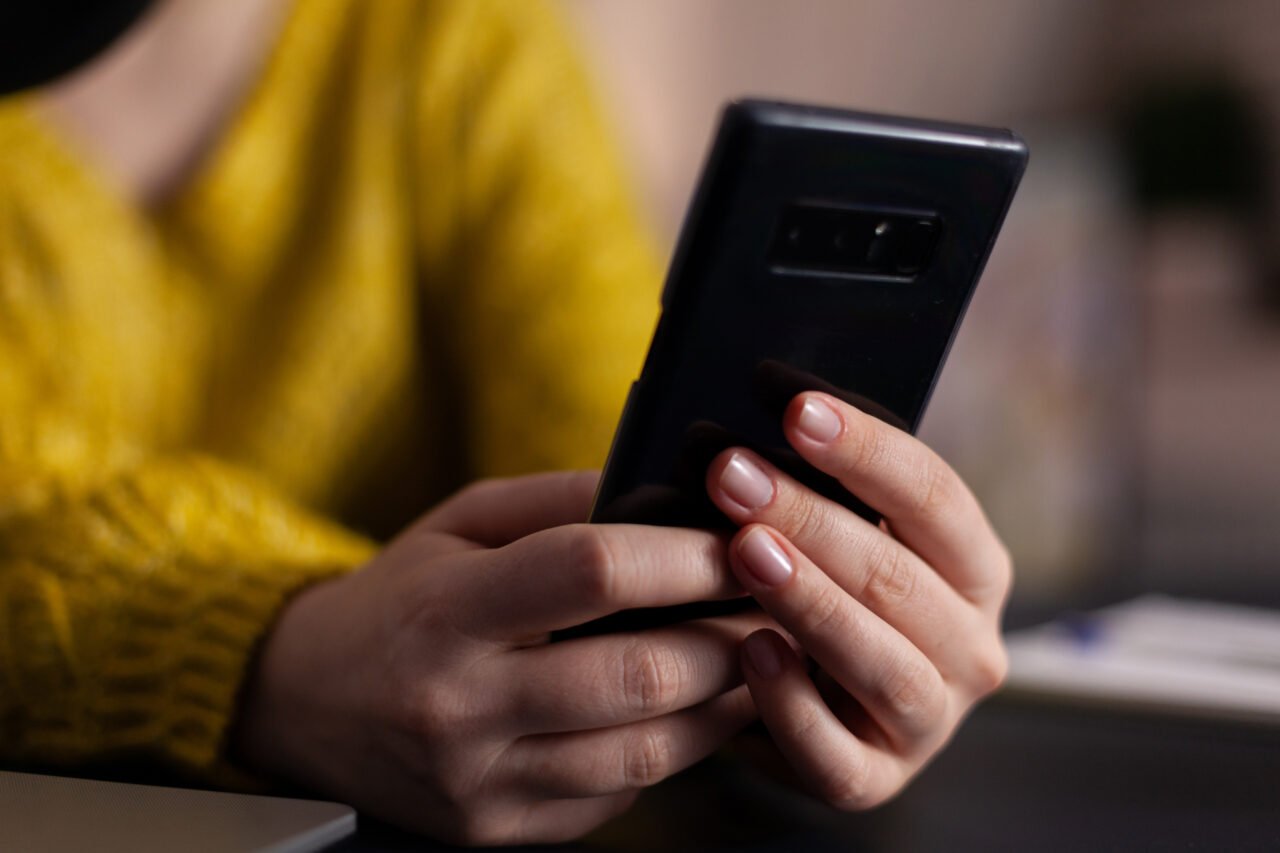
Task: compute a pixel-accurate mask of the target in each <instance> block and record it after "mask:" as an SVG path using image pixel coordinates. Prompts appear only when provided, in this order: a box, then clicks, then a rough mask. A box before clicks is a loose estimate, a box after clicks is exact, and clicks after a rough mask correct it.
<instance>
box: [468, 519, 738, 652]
mask: <svg viewBox="0 0 1280 853" xmlns="http://www.w3.org/2000/svg"><path fill="white" fill-rule="evenodd" d="M725 543H726V540H725V537H724V536H723V535H720V534H714V533H710V532H708V531H705V530H685V529H679V528H669V527H651V526H645V525H622V524H618V525H614V524H574V525H567V526H563V527H554V528H551V529H549V530H542V531H539V532H537V533H534V534H531V535H529V536H526V537H524V538H523V539H519V540H517V541H515V542H513V543H511V544H510V545H508V546H506V547H504V548H501V549H499V550H498V551H492V552H483V553H481V552H476V555H475V557H474V558H473V559H475V560H477V561H483V563H477V564H476V565H474V566H473V565H471V564H467V565H464V566H460V571H459V572H456V573H455V574H454V577H453V578H452V579H450V581H448V583H449V584H450V586H451V588H450V591H449V594H450V596H451V597H450V599H449V600H451V601H454V602H456V609H457V611H458V612H460V613H469V614H473V618H471V619H470V620H469V621H468V625H467V630H468V631H469V632H472V633H473V636H483V637H488V638H491V639H506V640H526V641H527V640H528V639H529V638H531V637H537V636H539V635H542V634H545V633H546V632H549V631H554V630H556V629H558V628H569V627H572V626H574V625H581V624H582V623H584V622H589V621H591V620H592V619H597V618H599V617H601V616H607V615H608V614H610V613H616V612H618V611H619V610H627V609H629V608H634V607H661V606H663V605H669V604H685V603H687V602H692V601H707V600H714V599H724V598H732V597H734V596H737V595H741V594H742V591H741V589H740V588H739V586H738V584H737V582H736V581H735V580H734V578H733V573H732V572H731V571H730V570H729V566H728V559H727V556H726V554H725Z"/></svg>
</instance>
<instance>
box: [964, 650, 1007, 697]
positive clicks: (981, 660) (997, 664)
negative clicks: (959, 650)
mask: <svg viewBox="0 0 1280 853" xmlns="http://www.w3.org/2000/svg"><path fill="white" fill-rule="evenodd" d="M974 665H975V666H974V675H973V686H974V689H975V690H976V691H977V693H978V695H979V696H986V695H987V694H989V693H994V692H995V691H996V690H997V689H999V687H1000V685H1002V684H1004V680H1005V678H1007V677H1008V675H1009V653H1008V651H1006V650H1005V647H1004V643H1001V642H999V641H996V642H995V643H992V644H991V647H990V648H989V649H987V650H986V651H985V652H984V653H982V654H980V655H978V657H977V659H976V660H975V661H974Z"/></svg>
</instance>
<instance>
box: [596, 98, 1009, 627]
mask: <svg viewBox="0 0 1280 853" xmlns="http://www.w3.org/2000/svg"><path fill="white" fill-rule="evenodd" d="M1026 163H1027V147H1026V145H1025V143H1024V142H1023V141H1022V140H1021V139H1020V138H1019V137H1018V136H1016V135H1015V134H1014V133H1012V132H1011V131H1008V130H997V129H990V128H983V127H970V126H964V125H957V124H948V123H942V122H933V121H921V120H916V119H906V118H895V117H890V116H882V115H871V114H868V113H859V112H849V111H844V110H836V109H828V108H820V107H813V106H804V105H798V104H786V103H777V102H769V101H759V100H745V101H739V102H734V103H731V104H729V105H728V106H727V107H726V108H725V110H724V113H723V115H722V118H721V122H720V126H719V130H718V132H717V134H716V137H715V141H714V143H713V145H712V148H711V152H710V155H709V157H708V159H707V162H706V164H705V166H704V169H703V173H702V177H701V180H700V181H699V185H698V189H697V191H696V193H695V195H694V200H693V203H692V204H691V206H690V208H689V212H688V214H687V217H686V220H685V223H684V226H683V228H682V230H681V234H680V239H679V241H678V244H677V248H676V252H675V255H674V259H673V261H672V264H671V268H670V272H669V275H668V278H667V280H666V284H665V286H664V289H663V293H662V314H661V318H660V320H659V322H658V326H657V330H656V332H655V333H654V337H653V341H652V344H651V345H650V349H649V353H648V356H647V357H646V359H645V364H644V368H643V370H642V372H641V374H640V377H639V379H637V380H636V382H635V383H634V384H633V385H632V388H631V392H630V394H629V396H628V398H627V403H626V408H625V410H624V412H623V414H622V418H621V421H620V423H619V426H618V429H617V432H616V433H615V436H614V441H613V446H612V448H611V450H610V452H609V457H608V461H607V462H606V464H605V469H604V474H603V477H602V479H601V482H600V486H599V490H598V492H597V494H596V497H595V502H594V505H593V508H592V511H591V520H592V521H595V522H637V523H648V524H668V525H684V526H696V527H712V528H714V527H723V526H727V525H728V519H726V518H725V517H724V516H723V515H722V514H721V513H720V512H719V511H718V510H717V509H716V508H715V506H714V505H713V504H712V503H711V501H710V499H709V498H708V497H707V495H706V490H705V485H704V482H705V476H706V470H707V466H708V464H709V463H710V462H711V460H712V459H713V458H714V457H715V455H716V454H717V453H719V452H720V451H721V450H723V449H725V448H727V447H730V446H744V447H748V448H751V449H752V450H754V451H755V452H757V453H759V454H760V455H761V456H763V457H765V458H766V459H768V460H769V461H771V462H772V463H774V464H775V465H777V466H778V467H779V468H781V469H782V470H784V471H786V472H787V473H789V474H791V475H792V476H794V477H795V478H796V479H797V480H799V481H800V482H802V483H804V484H806V485H807V486H809V487H810V488H812V489H814V490H815V491H816V492H818V493H820V494H823V495H825V496H827V497H829V498H831V499H833V500H835V501H838V502H840V503H842V504H844V505H845V506H848V507H849V508H850V509H852V510H854V511H855V512H858V513H860V514H862V515H863V516H864V517H867V518H874V514H873V513H872V512H871V511H870V510H869V509H868V508H867V507H866V506H865V505H863V504H862V503H861V502H860V501H858V500H857V498H856V497H855V496H853V495H850V494H849V493H848V492H847V491H845V490H844V489H843V488H842V487H841V486H840V484H839V483H838V482H836V481H835V480H834V479H832V478H831V477H828V476H827V475H825V474H822V473H821V472H819V471H817V470H816V469H814V468H812V467H810V466H809V465H808V464H806V463H805V462H803V461H802V460H801V459H800V458H799V456H798V455H797V454H796V453H795V452H794V451H792V450H791V448H790V447H789V445H788V444H787V442H786V441H785V439H784V438H783V434H782V428H781V423H782V412H783V410H784V409H785V407H786V406H787V404H788V403H789V402H790V400H791V399H792V398H793V397H794V396H795V395H796V394H798V393H800V392H801V391H805V390H810V389H820V390H822V391H826V392H827V393H830V394H833V395H835V396H836V397H839V398H841V399H843V400H845V401H847V402H849V403H851V404H853V405H855V406H857V407H859V408H860V409H862V410H864V411H866V412H868V413H871V414H873V415H875V416H877V417H880V418H882V419H883V420H885V421H887V422H889V423H891V424H893V425H895V426H897V427H899V428H901V429H904V430H907V431H909V432H914V431H915V430H916V428H917V426H918V425H919V423H920V419H921V417H922V415H923V414H924V410H925V406H926V404H927V403H928V400H929V395H930V393H931V392H932V390H933V387H934V384H935V383H936V382H937V379H938V374H939V372H940V370H941V368H942V364H943V361H944V360H945V358H946V355H947V351H948V349H949V348H950V346H951V342H952V340H953V339H954V337H955V334H956V330H957V328H958V327H959V324H960V319H961V317H962V316H963V314H964V311H965V308H966V306H967V305H968V303H969V299H970V297H971V296H972V295H973V291H974V287H975V285H976V284H977V282H978V277H979V275H980V274H981V272H982V268H983V265H984V264H985V263H986V260H987V256H988V254H989V253H990V251H991V247H992V245H993V244H994V242H995V239H996V234H997V232H998V231H999V230H1000V224H1001V222H1002V221H1003V219H1004V216H1005V213H1006V211H1007V210H1008V208H1009V204H1010V202H1011V201H1012V199H1013V195H1014V191H1015V190H1016V188H1017V186H1018V182H1019V180H1020V178H1021V176H1022V173H1023V170H1024V169H1025V167H1026ZM663 610H664V615H662V616H661V618H659V619H658V621H671V620H672V619H676V618H686V617H688V616H691V615H694V614H696V613H699V612H704V613H705V612H710V611H709V610H708V609H707V608H705V607H703V608H702V609H701V610H699V609H698V608H692V609H690V608H683V609H682V608H674V609H673V608H664V609H663ZM655 618H656V616H655V614H654V613H648V612H646V613H643V614H638V613H635V612H633V613H632V614H630V626H632V627H634V626H635V625H638V624H651V623H652V622H653V621H654V619H655ZM611 619H613V617H611ZM619 624H621V623H619V622H617V620H614V624H613V627H617V626H618V625H619ZM596 627H597V628H602V627H604V626H600V625H597V626H596Z"/></svg>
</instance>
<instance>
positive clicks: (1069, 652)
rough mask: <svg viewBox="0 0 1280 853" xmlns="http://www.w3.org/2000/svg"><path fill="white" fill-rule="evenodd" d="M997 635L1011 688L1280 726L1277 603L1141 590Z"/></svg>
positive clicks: (1278, 615)
mask: <svg viewBox="0 0 1280 853" xmlns="http://www.w3.org/2000/svg"><path fill="white" fill-rule="evenodd" d="M1006 640H1007V642H1008V647H1009V679H1008V683H1007V685H1006V689H1007V690H1008V691H1009V692H1011V693H1024V694H1035V695H1038V696H1046V697H1055V698H1061V699H1064V700H1075V701H1085V702H1090V703H1093V704H1105V705H1113V706H1117V707H1120V706H1123V707H1131V708H1133V707H1136V708H1141V709H1145V710H1158V711H1164V712H1171V713H1182V714H1193V715H1197V716H1211V717H1226V718H1232V719H1247V720H1255V721H1262V722H1268V723H1272V724H1276V725H1280V611H1271V610H1264V609H1261V608H1251V607H1240V606H1236V605H1227V604H1217V603H1211V602H1205V601H1192V600H1179V599H1172V598H1166V597H1162V596H1145V597H1142V598H1138V599H1135V600H1133V601H1129V602H1125V603H1123V604H1117V605H1115V606H1112V607H1108V608H1104V609H1102V610H1097V611H1094V612H1092V613H1086V614H1080V615H1076V616H1067V617H1063V618H1061V619H1059V620H1057V621H1055V622H1052V623H1049V624H1047V625H1042V626H1040V627H1037V628H1031V629H1028V630H1024V631H1018V632H1015V633H1012V634H1010V635H1009V636H1008V637H1007V638H1006Z"/></svg>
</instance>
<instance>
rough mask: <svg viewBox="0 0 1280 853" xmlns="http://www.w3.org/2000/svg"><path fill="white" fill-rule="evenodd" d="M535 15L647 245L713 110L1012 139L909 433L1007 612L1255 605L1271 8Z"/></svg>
mask: <svg viewBox="0 0 1280 853" xmlns="http://www.w3.org/2000/svg"><path fill="white" fill-rule="evenodd" d="M559 2H561V3H563V5H564V8H565V10H566V12H567V15H568V17H569V19H570V20H571V21H572V22H573V23H574V25H575V26H576V27H577V28H578V30H579V32H580V34H581V41H582V44H583V47H584V49H585V51H586V53H587V56H588V58H589V60H590V61H591V62H593V63H594V65H595V66H596V69H597V71H598V77H599V81H600V83H599V86H600V90H601V94H602V95H603V97H604V100H605V101H606V103H607V104H608V105H609V107H610V109H611V110H612V113H613V119H614V121H615V124H616V125H617V127H618V128H619V129H620V130H621V132H622V139H623V142H624V145H625V148H626V152H627V154H628V155H629V157H630V159H631V164H632V168H633V172H634V175H635V177H636V180H637V182H638V186H639V187H640V188H641V190H642V192H643V194H644V198H645V202H646V204H647V207H648V211H649V214H650V216H651V221H652V224H653V227H654V229H655V231H656V232H657V233H658V234H659V235H661V236H662V237H663V239H664V240H665V241H666V246H667V247H668V249H669V248H670V246H671V244H672V242H673V241H674V238H675V235H676V232H677V230H678V228H679V223H680V217H681V215H682V213H683V210H684V206H685V203H686V201H687V198H688V195H689V193H690V191H691V189H692V187H693V183H694V181H695V179H696V176H697V171H698V168H699V166H700V164H701V160H702V157H703V154H704V151H705V147H706V145H707V143H708V141H709V137H710V134H711V132H712V129H713V126H714V122H715V118H716V113H717V111H718V108H719V106H720V104H721V103H722V102H723V101H725V100H727V99H729V98H733V97H738V96H742V95H755V96H766V97H776V98H784V99H793V100H804V101H813V102H818V103H825V104H830V105H836V106H847V107H853V108H858V109H865V110H872V111H882V112H890V113H899V114H910V115H919V116H925V117H933V118H942V119H952V120H956V121H963V122H971V123H981V124H991V125H998V126H1004V127H1011V128H1013V129H1015V130H1016V131H1018V132H1019V133H1020V134H1021V135H1022V136H1023V137H1024V138H1026V139H1027V141H1028V143H1029V144H1030V147H1031V152H1032V157H1031V166H1030V169H1029V170H1028V172H1027V175H1026V178H1025V180H1024V182H1023V185H1022V189H1021V190H1020V193H1019V196H1018V198H1017V200H1016V201H1015V202H1014V205H1013V208H1012V210H1011V211H1010V213H1009V218H1008V220H1007V222H1006V224H1005V228H1004V232H1003V234H1002V236H1001V237H1000V240H999V242H998V243H997V245H996V249H995V252H994V254H993V255H992V257H991V261H990V264H989V266H988V268H987V272H986V274H985V277H984V279H983V282H982V285H981V286H980V287H979V288H978V291H977V294H976V296H975V298H974V301H973V303H972V306H971V307H970V310H969V314H968V317H967V319H966V322H965V325H964V327H963V329H962V331H961V333H960V336H959V338H958V340H957V341H956V344H955V347H954V349H953V351H952V355H951V358H950V360H949V362H948V364H947V367H946V369H945V370H944V372H943V374H942V379H941V382H940V384H939V386H938V388H937V391H936V393H935V396H934V400H933V403H932V406H931V408H930V411H929V414H928V415H927V417H926V419H925V424H924V427H923V435H924V437H925V438H926V439H927V440H928V441H929V442H930V443H931V444H932V445H933V446H934V447H936V448H937V449H938V450H939V451H940V452H941V453H942V454H943V455H944V456H945V457H946V458H947V459H948V460H949V461H950V462H951V463H952V464H953V465H954V466H955V467H956V468H957V469H958V470H959V471H960V472H961V474H962V475H963V476H964V477H965V478H966V479H967V480H968V482H969V483H970V484H971V485H972V486H973V487H974V489H975V490H976V491H977V492H978V494H979V496H980V497H981V498H982V500H983V502H984V504H985V506H986V507H987V509H988V512H989V514H990V515H991V516H992V518H993V521H994V522H995V524H996V527H997V529H998V530H1000V532H1001V533H1002V535H1003V536H1004V537H1005V539H1006V541H1007V542H1008V543H1009V545H1010V547H1011V549H1012V551H1013V553H1014V556H1015V559H1016V562H1017V566H1018V581H1017V586H1016V589H1015V594H1014V604H1015V609H1017V608H1019V607H1021V608H1024V609H1030V610H1034V609H1036V608H1038V607H1055V606H1061V605H1062V604H1063V603H1064V602H1066V603H1072V604H1081V605H1083V604H1088V603H1092V602H1095V601H1099V600H1103V599H1108V598H1112V597H1117V596H1119V595H1124V594H1127V593H1130V592H1136V591H1138V590H1152V589H1154V590H1163V591H1170V592H1176V593H1184V594H1201V595H1210V596H1213V597H1219V598H1226V599H1240V600H1246V601H1255V602H1256V601H1267V602H1270V603H1280V426H1278V425H1280V222H1277V208H1278V205H1277V199H1278V198H1280V58H1278V57H1280V3H1276V2H1275V0H1223V2H1215V3H1204V2H1198V0H1037V2H1034V3H1031V2H1025V0H970V2H965V3H937V2H932V0H806V2H804V3H795V2H786V0H697V2H689V1H688V0H607V2H606V0H559Z"/></svg>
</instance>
